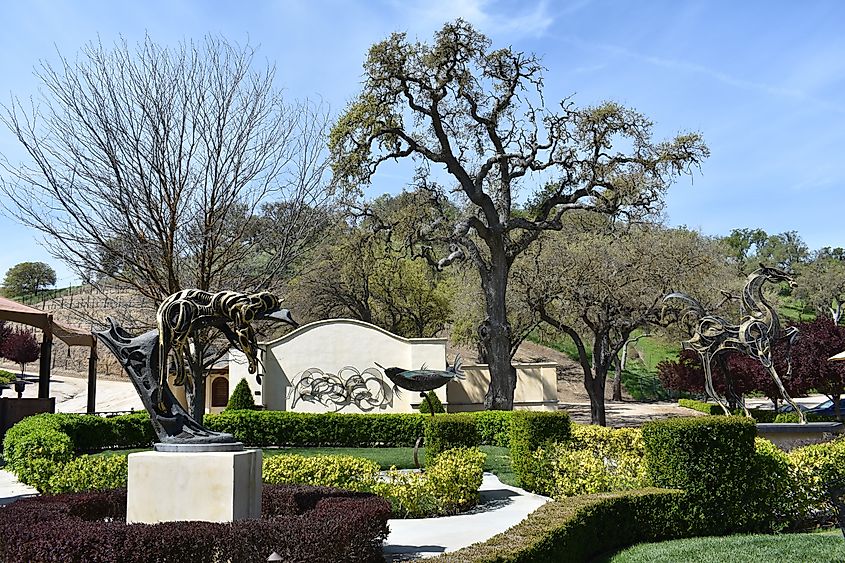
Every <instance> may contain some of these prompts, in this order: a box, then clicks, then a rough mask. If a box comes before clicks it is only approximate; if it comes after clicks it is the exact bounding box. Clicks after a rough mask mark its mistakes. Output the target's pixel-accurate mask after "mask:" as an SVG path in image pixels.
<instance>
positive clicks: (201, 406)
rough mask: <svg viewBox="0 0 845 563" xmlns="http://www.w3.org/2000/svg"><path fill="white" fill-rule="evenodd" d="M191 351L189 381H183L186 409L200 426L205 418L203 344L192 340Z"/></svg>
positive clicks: (204, 346)
mask: <svg viewBox="0 0 845 563" xmlns="http://www.w3.org/2000/svg"><path fill="white" fill-rule="evenodd" d="M193 342H194V346H193V350H191V351H190V353H189V357H190V358H191V360H190V361H189V362H188V367H189V369H190V370H191V375H190V376H189V377H190V381H185V401H186V402H187V403H188V404H187V405H186V407H187V408H186V409H185V410H187V411H188V412H189V413H190V415H191V417H192V418H193V419H194V420H196V421H197V422H199V423H200V424H202V419H203V417H204V416H205V362H204V360H205V348H206V345H205V342H204V340H203V339H200V338H196V337H195V338H194V341H193Z"/></svg>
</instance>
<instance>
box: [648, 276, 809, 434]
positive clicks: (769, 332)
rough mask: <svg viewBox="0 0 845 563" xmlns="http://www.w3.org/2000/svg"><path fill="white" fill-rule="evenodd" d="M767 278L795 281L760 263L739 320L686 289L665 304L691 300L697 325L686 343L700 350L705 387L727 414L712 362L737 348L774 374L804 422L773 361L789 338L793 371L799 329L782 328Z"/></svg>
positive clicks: (689, 314)
mask: <svg viewBox="0 0 845 563" xmlns="http://www.w3.org/2000/svg"><path fill="white" fill-rule="evenodd" d="M766 282H768V283H781V282H788V283H789V284H790V286H793V287H794V285H795V282H794V280H793V279H792V277H791V276H790V275H789V274H787V273H786V272H784V271H782V270H779V269H777V268H770V267H768V266H764V265H763V264H760V268H758V269H757V270H755V271H754V272H752V273H751V274H749V275H748V278H747V279H746V282H745V287H744V288H743V290H742V317H741V318H740V321H739V323H738V324H732V323H730V322H729V321H728V320H726V319H725V318H723V317H721V316H719V315H716V314H713V313H710V312H707V311H706V310H705V309H704V307H702V306H701V304H700V303H699V302H698V301H696V300H695V299H693V298H692V297H690V296H689V295H687V294H685V293H680V292H675V293H670V294H669V295H667V296H666V297H664V298H663V303H664V308H665V307H666V303H667V302H668V301H670V300H672V299H680V300H682V301H684V302H685V303H686V304H687V307H686V310H685V312H684V314H683V315H682V318H686V319H687V320H688V321H691V322H690V325H691V326H693V327H694V328H693V329H692V331H691V332H692V337H691V338H690V339H689V340H686V341H685V342H684V343H683V346H684V348H686V349H689V350H694V351H695V352H696V353H698V355H699V357H700V358H701V364H702V367H703V368H704V390H705V392H706V394H707V395H708V396H709V397H712V398H713V399H714V400H716V401H717V402H718V403H719V405H720V406H721V407H722V410H724V411H725V414H731V413H730V411H729V410H728V407H727V405H726V404H725V401H724V400H723V399H722V397H720V396H719V394H718V393H716V390H715V388H714V387H713V372H712V367H711V362H712V361H713V359H714V358H715V357H716V356H718V355H719V354H721V353H724V352H728V351H735V352H741V353H743V354H745V355H747V356H750V357H752V358H756V359H757V360H759V361H760V363H761V364H762V366H763V367H764V368H765V369H766V370H767V371H768V372H769V374H770V375H771V377H772V379H773V380H774V382H775V384H776V385H777V387H778V389H779V390H780V393H781V396H782V397H783V399H784V400H785V401H786V402H787V403H789V404H790V405H792V408H793V409H795V411H796V412H797V413H798V417H799V422H800V423H801V424H804V423H806V418H805V416H804V413H803V411H801V410H800V409H799V408H798V405H796V403H795V401H793V400H792V397H790V396H789V393H787V391H786V389H785V388H784V386H783V382H782V381H781V378H780V376H779V375H778V372H777V370H776V369H775V365H774V362H773V361H772V346H773V345H774V344H775V343H776V342H778V341H780V340H784V339H785V340H786V342H787V372H786V375H787V377H788V376H789V375H791V373H792V365H791V362H790V360H789V358H790V354H789V350H790V349H791V348H792V344H793V343H794V342H795V340H796V339H797V338H798V329H797V328H795V327H793V326H790V327H787V328H785V329H783V328H781V325H780V319H779V317H778V313H777V311H776V310H775V308H774V307H772V306H771V305H770V304H769V303H768V302H767V301H766V299H765V298H764V297H763V285H764V284H765V283H766ZM664 312H665V309H664ZM740 404H741V406H742V409H743V411H744V412H745V415H746V416H751V414H750V413H749V412H748V409H747V408H746V407H745V403H744V402H743V401H740Z"/></svg>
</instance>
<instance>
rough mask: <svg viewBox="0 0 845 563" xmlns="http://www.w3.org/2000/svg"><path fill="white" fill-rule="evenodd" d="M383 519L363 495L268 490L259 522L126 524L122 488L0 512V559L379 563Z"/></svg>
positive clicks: (27, 502)
mask: <svg viewBox="0 0 845 563" xmlns="http://www.w3.org/2000/svg"><path fill="white" fill-rule="evenodd" d="M150 502H155V499H154V498H151V499H150ZM389 514H390V505H389V503H388V502H387V501H385V500H383V499H380V498H378V497H376V496H373V495H369V494H365V493H352V492H348V491H340V490H337V489H328V488H320V487H305V486H284V485H276V486H274V485H269V486H265V487H264V491H263V495H262V517H261V519H257V520H241V521H238V522H233V523H225V524H223V523H211V522H166V523H161V524H152V525H150V524H126V523H125V519H126V491H125V490H113V491H107V492H97V493H79V494H64V495H56V496H43V497H35V498H30V499H24V500H20V501H18V502H16V503H14V504H11V505H9V506H6V507H4V508H2V509H0V526H2V529H3V534H2V536H0V559H2V560H3V561H5V562H6V563H17V562H20V563H42V562H44V563H46V562H53V561H55V562H60V561H61V562H65V561H79V562H82V561H84V562H86V563H100V562H102V563H107V562H109V563H110V562H114V561H121V562H125V563H135V562H137V563H142V562H143V563H147V562H161V563H164V562H174V563H175V562H177V561H178V562H181V561H237V562H239V563H241V562H243V563H249V562H253V561H254V562H256V563H257V562H264V561H266V560H267V557H268V556H269V555H270V554H271V553H272V552H274V551H275V552H276V553H278V554H279V555H281V556H282V559H283V560H284V561H315V562H317V561H326V562H328V561H379V560H381V544H382V542H383V541H384V538H385V537H387V519H388V517H389Z"/></svg>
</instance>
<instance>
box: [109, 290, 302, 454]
mask: <svg viewBox="0 0 845 563" xmlns="http://www.w3.org/2000/svg"><path fill="white" fill-rule="evenodd" d="M156 319H157V324H158V330H151V331H149V332H146V333H144V334H142V335H140V336H132V335H131V334H129V333H128V332H126V331H125V330H124V329H123V328H121V327H120V326H118V325H117V324H116V323H115V322H114V320H112V319H111V318H109V319H108V321H109V324H110V327H109V328H108V329H107V330H104V331H100V332H96V333H95V334H96V335H97V337H98V338H99V339H100V340H101V341H102V342H103V344H105V345H106V347H107V348H108V349H109V350H111V351H112V353H113V354H114V355H115V356H116V357H117V359H118V360H119V361H120V363H121V365H123V368H124V369H125V370H126V373H127V374H128V375H129V379H130V380H131V381H132V383H133V385H134V386H135V389H136V390H137V391H138V395H140V397H141V401H142V402H143V404H144V408H146V409H147V412H149V414H150V420H151V421H152V424H153V429H154V430H155V432H156V435H157V436H158V439H159V442H160V443H161V444H165V445H167V444H171V445H172V444H179V445H208V444H218V445H224V444H231V443H234V442H235V439H234V437H233V436H232V435H231V434H226V433H221V432H214V431H211V430H209V429H207V428H205V427H204V426H203V425H202V424H201V423H200V422H198V421H196V420H194V419H193V418H192V417H191V416H190V415H189V414H188V413H187V411H186V410H185V409H184V408H183V407H182V405H180V404H179V402H178V401H177V400H176V398H175V397H174V396H173V393H172V391H171V390H170V386H169V385H168V383H167V375H168V370H167V365H168V364H167V361H168V357H169V355H170V353H171V352H173V356H174V359H175V361H176V381H175V383H176V384H183V383H185V381H186V378H188V377H191V376H190V374H189V372H188V371H186V369H185V356H186V353H187V351H188V346H189V342H190V339H191V338H192V337H193V335H194V333H195V332H196V331H197V330H199V329H203V328H207V327H214V328H217V329H219V330H220V331H221V332H222V333H223V335H224V336H225V337H226V339H227V340H228V341H229V344H230V345H231V346H232V347H234V348H235V349H237V350H240V351H241V352H243V353H244V355H246V357H247V361H248V362H249V371H250V373H254V372H255V371H256V369H257V367H258V357H257V352H256V350H257V345H256V342H255V330H254V329H253V327H252V326H251V324H250V323H251V322H252V321H254V320H262V319H267V320H276V321H281V322H285V323H288V324H290V325H293V326H296V323H295V322H294V320H293V319H292V318H291V315H290V312H289V311H288V310H287V309H282V308H281V307H280V305H279V299H278V298H277V297H276V296H275V295H273V294H271V293H269V292H261V293H254V294H244V293H236V292H233V291H221V292H219V293H209V292H207V291H200V290H196V289H189V290H185V291H180V292H179V293H175V294H173V295H171V296H170V297H168V298H167V299H165V300H164V302H163V303H162V304H161V306H160V307H159V310H158V314H157V317H156ZM157 449H167V448H166V447H158V446H157Z"/></svg>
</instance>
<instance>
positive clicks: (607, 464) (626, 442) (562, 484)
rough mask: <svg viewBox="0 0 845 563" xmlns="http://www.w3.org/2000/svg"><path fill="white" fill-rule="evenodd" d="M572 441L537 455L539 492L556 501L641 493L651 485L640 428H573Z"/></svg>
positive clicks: (536, 482) (559, 444)
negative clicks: (615, 493) (540, 468)
mask: <svg viewBox="0 0 845 563" xmlns="http://www.w3.org/2000/svg"><path fill="white" fill-rule="evenodd" d="M571 434H572V437H571V439H570V440H569V441H568V442H559V443H557V444H554V445H553V446H551V447H545V448H540V449H538V450H537V451H536V452H535V453H534V456H533V457H534V459H533V460H532V461H533V463H535V464H536V466H535V467H542V468H543V469H542V471H541V472H539V471H538V472H536V473H538V474H537V478H536V480H535V489H536V490H535V491H534V492H536V493H539V494H541V495H546V496H551V497H554V498H556V499H560V498H564V497H572V496H578V495H587V494H594V493H605V492H615V491H625V490H631V489H639V488H642V487H644V486H646V485H647V481H648V479H647V478H646V472H645V464H644V463H643V457H644V456H645V447H644V446H643V439H642V433H641V432H640V430H639V429H638V428H619V429H613V428H606V427H604V426H596V425H593V424H572V426H571Z"/></svg>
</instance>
